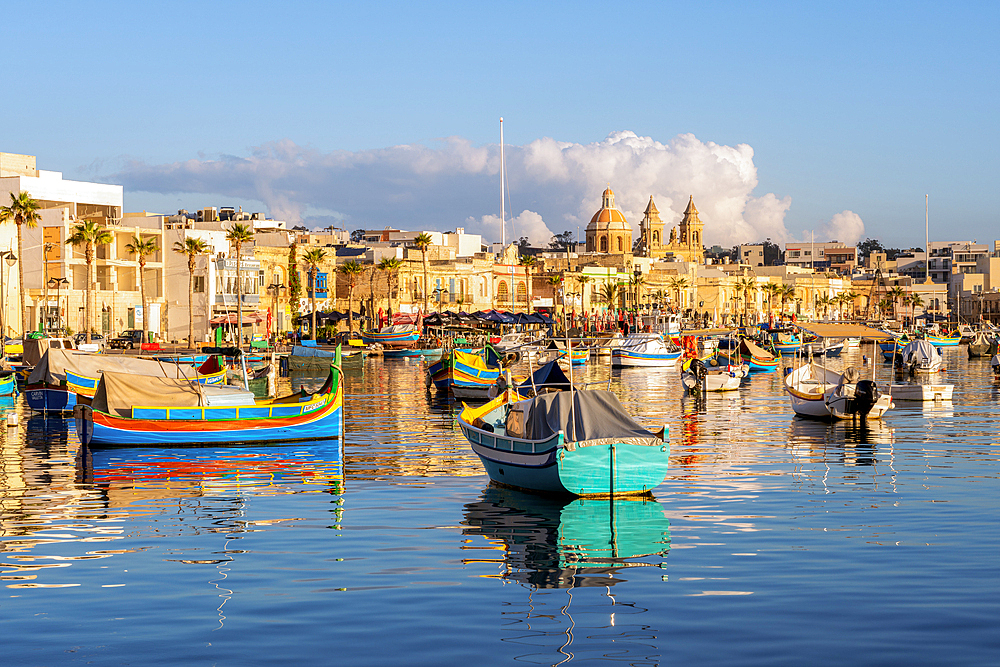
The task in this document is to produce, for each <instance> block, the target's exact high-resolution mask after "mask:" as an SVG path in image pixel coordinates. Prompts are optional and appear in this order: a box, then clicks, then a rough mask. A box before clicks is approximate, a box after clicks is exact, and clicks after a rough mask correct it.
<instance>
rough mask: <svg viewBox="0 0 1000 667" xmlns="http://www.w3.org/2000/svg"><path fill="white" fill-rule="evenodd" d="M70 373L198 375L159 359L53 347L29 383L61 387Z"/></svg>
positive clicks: (191, 369)
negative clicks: (59, 385) (42, 383)
mask: <svg viewBox="0 0 1000 667" xmlns="http://www.w3.org/2000/svg"><path fill="white" fill-rule="evenodd" d="M67 370H68V371H72V372H73V373H76V374H77V375H82V376H84V377H90V378H96V377H100V376H101V373H104V372H105V371H116V372H120V373H134V374H136V375H155V376H159V377H167V378H187V377H192V378H193V377H194V376H195V374H196V373H195V370H194V369H193V368H192V367H191V366H182V365H180V364H175V363H171V362H161V361H156V360H155V359H140V358H138V357H129V356H125V355H121V356H119V355H110V354H88V353H86V352H80V351H79V350H61V349H56V348H49V349H48V350H47V351H46V352H45V354H44V355H43V356H42V359H41V361H39V362H38V365H37V366H35V368H34V369H33V370H32V371H31V375H29V376H28V384H37V383H40V382H44V383H46V384H59V383H60V382H62V381H64V380H65V379H66V371H67ZM219 370H221V368H220V369H219Z"/></svg>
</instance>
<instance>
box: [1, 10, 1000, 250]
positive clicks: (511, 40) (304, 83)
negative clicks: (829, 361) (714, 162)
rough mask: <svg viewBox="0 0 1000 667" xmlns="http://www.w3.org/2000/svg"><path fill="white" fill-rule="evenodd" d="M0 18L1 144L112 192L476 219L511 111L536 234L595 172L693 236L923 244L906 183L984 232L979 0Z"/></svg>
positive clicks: (450, 221)
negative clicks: (810, 233) (687, 208)
mask: <svg viewBox="0 0 1000 667" xmlns="http://www.w3.org/2000/svg"><path fill="white" fill-rule="evenodd" d="M15 25H16V26H17V27H16V28H15V29H13V30H9V31H8V33H7V34H8V38H9V39H11V40H13V41H12V42H11V43H9V44H8V48H7V49H6V53H7V56H8V58H7V72H8V76H12V74H13V75H16V76H15V78H14V79H13V80H9V81H8V86H7V87H6V89H7V92H8V95H9V96H8V97H7V99H6V100H5V101H4V103H3V104H2V105H0V106H2V111H0V114H2V115H3V119H4V121H5V123H4V127H7V128H12V130H13V131H10V132H8V133H5V134H6V136H5V137H4V140H3V142H2V145H0V150H4V151H8V152H18V153H28V154H33V155H36V156H38V164H39V167H40V168H43V169H53V170H57V171H63V172H64V174H65V176H66V177H67V178H81V179H92V180H101V181H113V182H119V183H122V184H124V185H125V188H126V209H127V210H142V209H147V210H156V211H161V212H172V211H173V210H175V209H176V208H179V207H184V208H188V209H194V208H199V207H201V206H206V205H226V204H233V205H241V204H242V205H244V207H245V208H252V209H254V210H259V209H261V208H264V209H266V210H268V211H269V212H271V213H274V214H276V215H277V214H280V215H281V216H282V217H287V218H290V219H291V218H296V217H297V218H298V219H300V220H303V221H305V222H306V223H307V224H310V225H312V224H329V223H330V222H335V223H337V224H342V225H344V226H347V227H349V228H357V227H382V226H384V225H394V226H401V227H404V228H407V227H409V228H414V227H418V226H423V227H432V228H440V229H450V228H454V227H456V226H461V225H465V226H467V227H472V228H474V229H477V230H480V231H488V230H490V229H495V228H496V226H495V225H494V227H493V228H491V227H490V219H489V216H491V215H496V214H497V213H498V208H499V206H498V196H497V195H496V194H495V192H496V190H497V189H498V185H497V175H496V171H495V166H493V163H494V162H495V159H494V155H493V153H492V152H490V151H487V153H488V154H487V155H486V156H485V157H484V158H483V160H482V161H481V162H479V163H477V165H478V166H476V167H474V168H471V167H469V166H468V164H469V160H471V159H473V158H472V157H470V156H472V155H473V154H475V153H476V150H475V149H481V148H489V147H490V146H491V145H492V144H495V143H496V142H497V138H498V129H497V119H498V117H499V116H501V115H502V116H504V117H505V135H506V137H505V138H506V141H507V142H508V143H509V144H511V145H512V149H511V150H512V164H511V169H512V172H511V199H512V204H513V208H514V214H515V215H517V216H522V215H523V217H522V218H521V221H522V222H521V223H517V224H521V227H520V229H521V230H531V235H533V236H534V235H536V234H537V235H538V236H539V237H541V236H544V234H545V230H548V231H554V232H558V231H562V230H563V229H566V228H570V227H572V226H573V225H579V224H585V222H586V220H585V219H586V218H587V217H588V212H589V211H590V210H591V209H592V208H594V205H595V203H596V202H597V201H598V200H599V197H600V189H602V187H603V184H604V183H605V182H609V181H610V182H611V183H612V186H613V187H614V188H615V190H616V192H617V193H619V195H620V197H621V199H622V202H623V208H625V209H626V211H627V212H629V213H630V218H629V219H630V221H632V222H633V223H637V222H638V218H637V217H635V215H634V214H635V211H636V210H638V211H641V209H642V206H643V204H644V203H645V201H646V200H647V199H648V197H649V195H651V194H652V195H654V196H655V197H656V199H657V203H658V205H659V206H660V209H661V211H663V212H664V218H665V219H667V220H668V222H670V221H674V220H675V219H676V217H677V216H679V212H680V210H683V206H684V205H685V204H686V203H687V202H686V200H687V197H686V196H685V194H694V195H695V200H696V202H698V203H699V207H700V208H701V209H702V211H703V216H702V217H703V219H704V220H705V222H706V239H707V240H708V241H709V242H712V241H713V226H714V234H715V236H716V239H715V240H718V241H720V242H730V241H734V240H745V241H748V242H749V241H756V240H760V239H758V238H745V239H742V238H738V237H741V236H753V235H760V236H761V238H763V236H764V235H767V236H772V237H774V238H780V237H783V238H786V239H792V238H801V237H802V235H803V234H804V233H806V230H821V231H823V232H829V233H831V234H833V233H838V232H839V233H842V234H850V233H852V232H854V233H857V232H858V230H859V228H858V226H857V222H856V221H855V222H854V223H852V224H853V225H854V226H853V227H850V229H846V228H838V227H837V224H836V223H835V222H833V221H834V220H835V218H836V216H838V215H841V214H844V213H851V214H853V215H854V216H856V217H857V218H858V219H860V220H861V221H863V232H862V233H861V234H862V236H871V237H878V238H881V239H882V240H883V242H885V243H886V244H888V245H897V246H909V245H914V244H918V245H922V243H923V229H922V226H923V203H924V202H923V199H924V194H925V193H929V194H930V201H931V220H932V234H931V235H932V237H933V238H938V239H941V240H965V239H970V238H977V239H978V240H979V241H980V242H983V241H987V240H992V239H993V238H1000V224H998V215H997V211H998V204H1000V201H998V200H1000V195H998V192H1000V189H998V188H997V187H996V185H995V183H994V181H995V179H996V175H997V173H998V169H997V167H998V166H1000V165H998V162H1000V160H998V157H997V155H998V154H997V149H996V146H997V145H998V141H997V140H998V138H1000V137H998V133H1000V131H998V123H997V119H998V112H997V110H998V108H1000V107H998V102H1000V99H998V98H1000V95H998V83H997V81H998V76H997V75H998V73H1000V67H998V66H1000V48H998V46H997V44H998V42H1000V40H997V38H996V34H997V32H998V28H1000V5H998V4H996V3H949V4H945V3H940V4H927V3H830V4H828V5H822V6H817V5H816V3H760V4H754V3H621V4H610V3H489V4H487V3H421V4H416V3H407V4H394V3H345V4H335V3H311V2H300V3H294V2H293V3H286V4H284V5H279V4H277V3H253V2H241V3H214V2H201V3H160V4H152V3H120V4H119V3H35V4H33V5H25V6H23V7H20V8H19V16H18V17H17V22H16V24H15ZM622 132H629V133H634V134H635V135H636V136H637V137H638V138H640V139H645V138H648V139H649V140H650V141H651V142H652V144H655V145H651V144H650V143H649V142H642V141H640V142H631V143H630V142H629V141H625V142H622V141H621V140H620V137H621V135H616V134H615V133H622ZM687 135H693V137H694V138H695V139H696V141H697V142H698V143H697V144H694V145H692V143H691V141H690V140H689V139H688V140H683V141H678V139H677V138H678V137H686V136H687ZM612 136H615V137H618V138H617V139H615V140H612V141H609V137H612ZM449 137H450V138H457V140H460V141H461V142H465V144H463V146H466V148H464V149H455V148H454V143H453V141H454V140H453V141H452V142H451V143H449V142H442V141H441V140H442V139H445V138H449ZM546 140H548V141H551V142H552V144H553V145H557V148H558V147H559V146H562V148H558V150H560V151H562V154H561V155H560V156H550V157H551V158H552V160H550V161H549V162H547V163H546V165H545V166H544V170H543V176H541V177H540V176H539V171H538V165H537V160H536V161H535V162H533V161H532V160H533V159H535V158H532V156H533V155H534V156H536V157H537V154H538V150H536V149H539V147H540V146H541V147H542V148H545V147H546V146H549V147H550V148H551V146H550V145H549V144H545V145H544V146H543V145H541V144H539V143H538V142H543V141H546ZM553 140H554V141H553ZM640 144H641V145H640ZM676 144H684V146H678V145H676ZM626 145H628V146H629V148H628V151H626V152H624V153H623V152H622V149H623V147H625V146H626ZM743 145H745V146H749V147H750V148H752V156H750V157H748V154H747V153H746V152H745V151H743V152H742V153H741V154H740V155H741V157H740V158H739V159H731V158H730V157H729V156H728V154H727V155H726V156H723V157H721V158H720V157H719V153H720V150H717V149H716V148H713V146H715V147H724V148H728V149H732V150H734V151H735V150H737V149H738V147H740V146H743ZM276 146H277V147H280V150H275V147H276ZM401 146H402V147H407V148H404V149H400V148H398V147H401ZM449 146H450V147H451V148H448V147H449ZM413 147H418V150H417V151H416V152H417V153H419V154H420V155H422V156H423V158H421V159H420V160H416V161H413V160H411V159H410V158H412V156H413V154H414V150H413ZM567 147H568V148H567ZM463 151H465V152H463ZM574 151H575V154H574V155H570V154H569V153H570V152H574ZM722 152H725V151H722ZM626 153H627V155H626ZM713 155H714V156H715V158H717V159H720V160H722V161H723V162H725V165H724V166H726V167H729V169H728V170H722V171H719V170H717V169H715V167H714V166H711V165H710V166H711V168H708V167H706V160H709V161H711V160H710V158H711V156H713ZM255 156H256V157H255ZM261 156H264V157H261ZM401 156H404V157H403V158H401ZM480 157H482V155H480ZM477 159H478V158H477ZM401 160H402V163H401ZM650 160H652V161H654V162H656V165H657V166H654V167H649V165H648V164H647V163H648V162H649V161H650ZM748 160H749V161H750V164H749V167H748V164H747V161H748ZM428 161H429V162H433V163H435V164H437V163H440V164H438V166H436V167H435V168H434V169H430V170H428V169H427V167H426V164H427V162H428ZM567 164H569V165H571V167H572V168H570V169H569V171H566V165H567ZM314 165H315V168H314ZM559 170H562V171H559ZM650 170H651V171H650ZM748 170H749V171H748ZM557 171H559V173H560V174H561V176H560V177H559V178H557V177H556V176H554V175H553V174H555V173H556V172H557ZM750 172H752V173H750ZM280 174H284V178H283V179H282V178H281V176H280ZM566 174H569V177H567V176H566ZM456 190H457V192H456ZM595 190H596V191H595ZM689 191H690V192H689ZM741 200H742V201H744V203H745V205H746V210H742V209H740V210H737V209H738V208H739V205H738V202H739V201H741ZM661 201H662V202H665V203H663V204H661ZM734 202H737V203H736V204H734ZM734 206H735V208H734ZM753 211H756V213H754V212H753ZM709 214H711V216H712V217H709ZM836 219H837V220H842V219H846V218H845V217H844V216H842V215H841V218H836ZM851 219H852V220H853V218H851ZM581 221H582V223H581ZM518 229H519V228H515V229H514V230H513V233H515V234H517V233H518ZM508 233H511V232H508ZM525 233H527V232H525ZM817 234H819V232H817Z"/></svg>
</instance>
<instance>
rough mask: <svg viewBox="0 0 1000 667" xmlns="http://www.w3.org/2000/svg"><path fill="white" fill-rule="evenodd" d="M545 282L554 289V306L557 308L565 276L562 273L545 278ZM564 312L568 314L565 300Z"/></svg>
mask: <svg viewBox="0 0 1000 667" xmlns="http://www.w3.org/2000/svg"><path fill="white" fill-rule="evenodd" d="M545 282H547V283H548V284H549V287H551V288H552V304H553V306H555V303H556V296H557V295H558V293H559V286H560V285H562V282H563V275H562V274H561V273H554V274H552V275H551V276H548V277H546V278H545ZM563 312H566V301H565V300H563Z"/></svg>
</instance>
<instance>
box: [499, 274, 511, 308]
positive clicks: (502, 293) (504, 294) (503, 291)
mask: <svg viewBox="0 0 1000 667" xmlns="http://www.w3.org/2000/svg"><path fill="white" fill-rule="evenodd" d="M509 298H510V290H509V289H508V288H507V281H506V280H501V281H500V283H499V284H498V285H497V301H499V302H500V303H503V302H505V301H507V300H508V299H509Z"/></svg>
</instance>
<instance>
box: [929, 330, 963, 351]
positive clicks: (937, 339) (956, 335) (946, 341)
mask: <svg viewBox="0 0 1000 667" xmlns="http://www.w3.org/2000/svg"><path fill="white" fill-rule="evenodd" d="M924 340H926V341H927V342H928V343H930V344H931V345H933V346H934V347H955V346H956V345H958V344H959V343H961V342H962V333H961V332H959V331H954V332H952V333H950V334H943V335H939V334H932V333H925V334H924Z"/></svg>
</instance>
